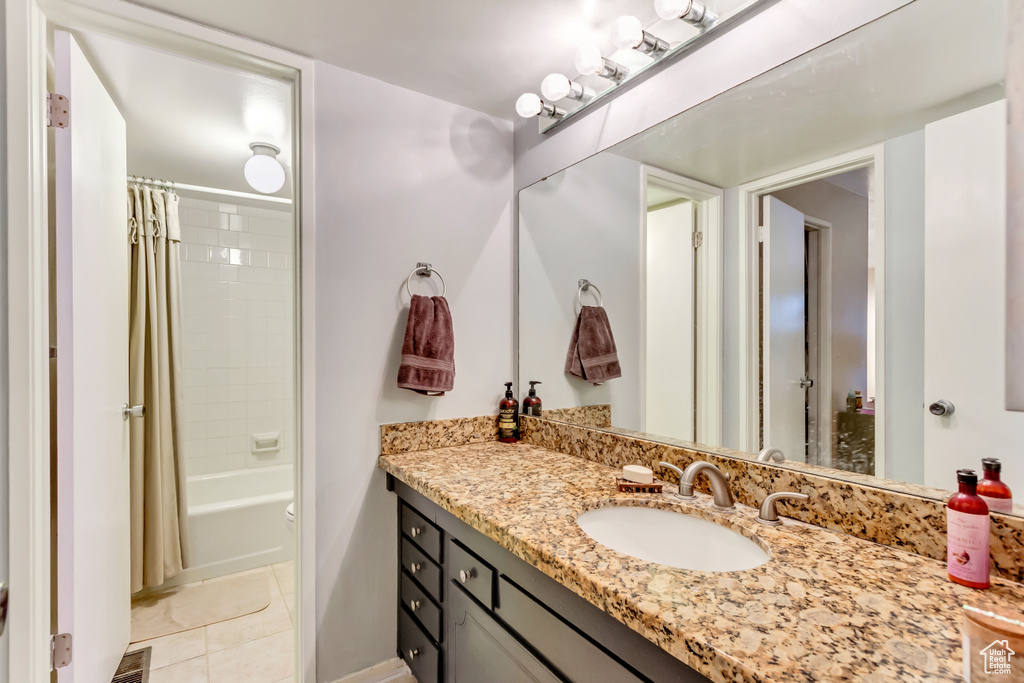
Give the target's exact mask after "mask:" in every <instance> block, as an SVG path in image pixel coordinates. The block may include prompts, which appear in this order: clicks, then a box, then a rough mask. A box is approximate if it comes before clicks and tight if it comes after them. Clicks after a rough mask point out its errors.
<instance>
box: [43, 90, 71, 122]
mask: <svg viewBox="0 0 1024 683" xmlns="http://www.w3.org/2000/svg"><path fill="white" fill-rule="evenodd" d="M70 120H71V103H70V102H68V98H66V97H64V96H63V95H58V94H56V93H52V92H48V93H46V125H47V126H48V127H50V128H67V127H68V122H69V121H70Z"/></svg>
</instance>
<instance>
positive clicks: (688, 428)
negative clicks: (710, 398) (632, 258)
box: [644, 202, 696, 441]
mask: <svg viewBox="0 0 1024 683" xmlns="http://www.w3.org/2000/svg"><path fill="white" fill-rule="evenodd" d="M695 212H696V204H694V203H693V202H682V203H680V204H676V205H674V206H669V207H666V208H663V209H658V210H656V211H649V212H648V213H647V283H646V287H647V376H646V380H645V384H646V389H645V392H646V394H647V400H646V404H645V405H646V413H647V414H646V415H645V418H646V422H645V427H644V431H646V432H649V433H651V434H657V435H659V436H668V437H672V438H675V439H684V440H686V441H693V440H694V432H693V430H694V412H693V411H694V389H695V387H694V382H695V377H694V356H693V354H694V343H693V342H694V310H693V309H694V305H693V302H694V298H693V297H694V268H693V261H694V259H693V230H694V219H695V215H694V214H695Z"/></svg>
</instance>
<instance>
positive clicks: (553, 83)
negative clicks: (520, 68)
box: [540, 74, 572, 102]
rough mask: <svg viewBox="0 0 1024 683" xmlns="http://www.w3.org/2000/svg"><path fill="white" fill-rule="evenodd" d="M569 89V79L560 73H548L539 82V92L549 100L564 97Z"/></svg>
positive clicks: (570, 88) (552, 100)
mask: <svg viewBox="0 0 1024 683" xmlns="http://www.w3.org/2000/svg"><path fill="white" fill-rule="evenodd" d="M571 91H572V85H571V84H570V83H569V79H568V78H566V77H565V76H563V75H562V74H548V75H547V76H545V77H544V80H543V81H541V84H540V94H541V95H543V96H544V99H546V100H548V101H549V102H555V101H557V100H561V99H564V98H565V97H568V95H569V93H570V92H571Z"/></svg>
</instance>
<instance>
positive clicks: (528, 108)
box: [516, 92, 543, 119]
mask: <svg viewBox="0 0 1024 683" xmlns="http://www.w3.org/2000/svg"><path fill="white" fill-rule="evenodd" d="M541 109H543V105H542V104H541V101H540V98H539V97H537V96H536V95H534V94H533V93H532V92H524V93H523V94H522V95H520V96H519V99H518V100H516V113H517V114H519V115H520V116H522V117H523V118H524V119H528V118H530V117H532V116H537V115H538V114H540V112H541Z"/></svg>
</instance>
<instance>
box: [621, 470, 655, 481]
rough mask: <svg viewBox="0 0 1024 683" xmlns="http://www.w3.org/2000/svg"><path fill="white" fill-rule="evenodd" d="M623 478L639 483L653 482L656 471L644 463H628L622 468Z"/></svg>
mask: <svg viewBox="0 0 1024 683" xmlns="http://www.w3.org/2000/svg"><path fill="white" fill-rule="evenodd" d="M622 478H623V479H626V480H627V481H635V482H636V483H637V484H653V483H654V472H653V471H651V470H650V469H649V468H647V467H644V466H643V465H626V466H625V467H623V468H622Z"/></svg>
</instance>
